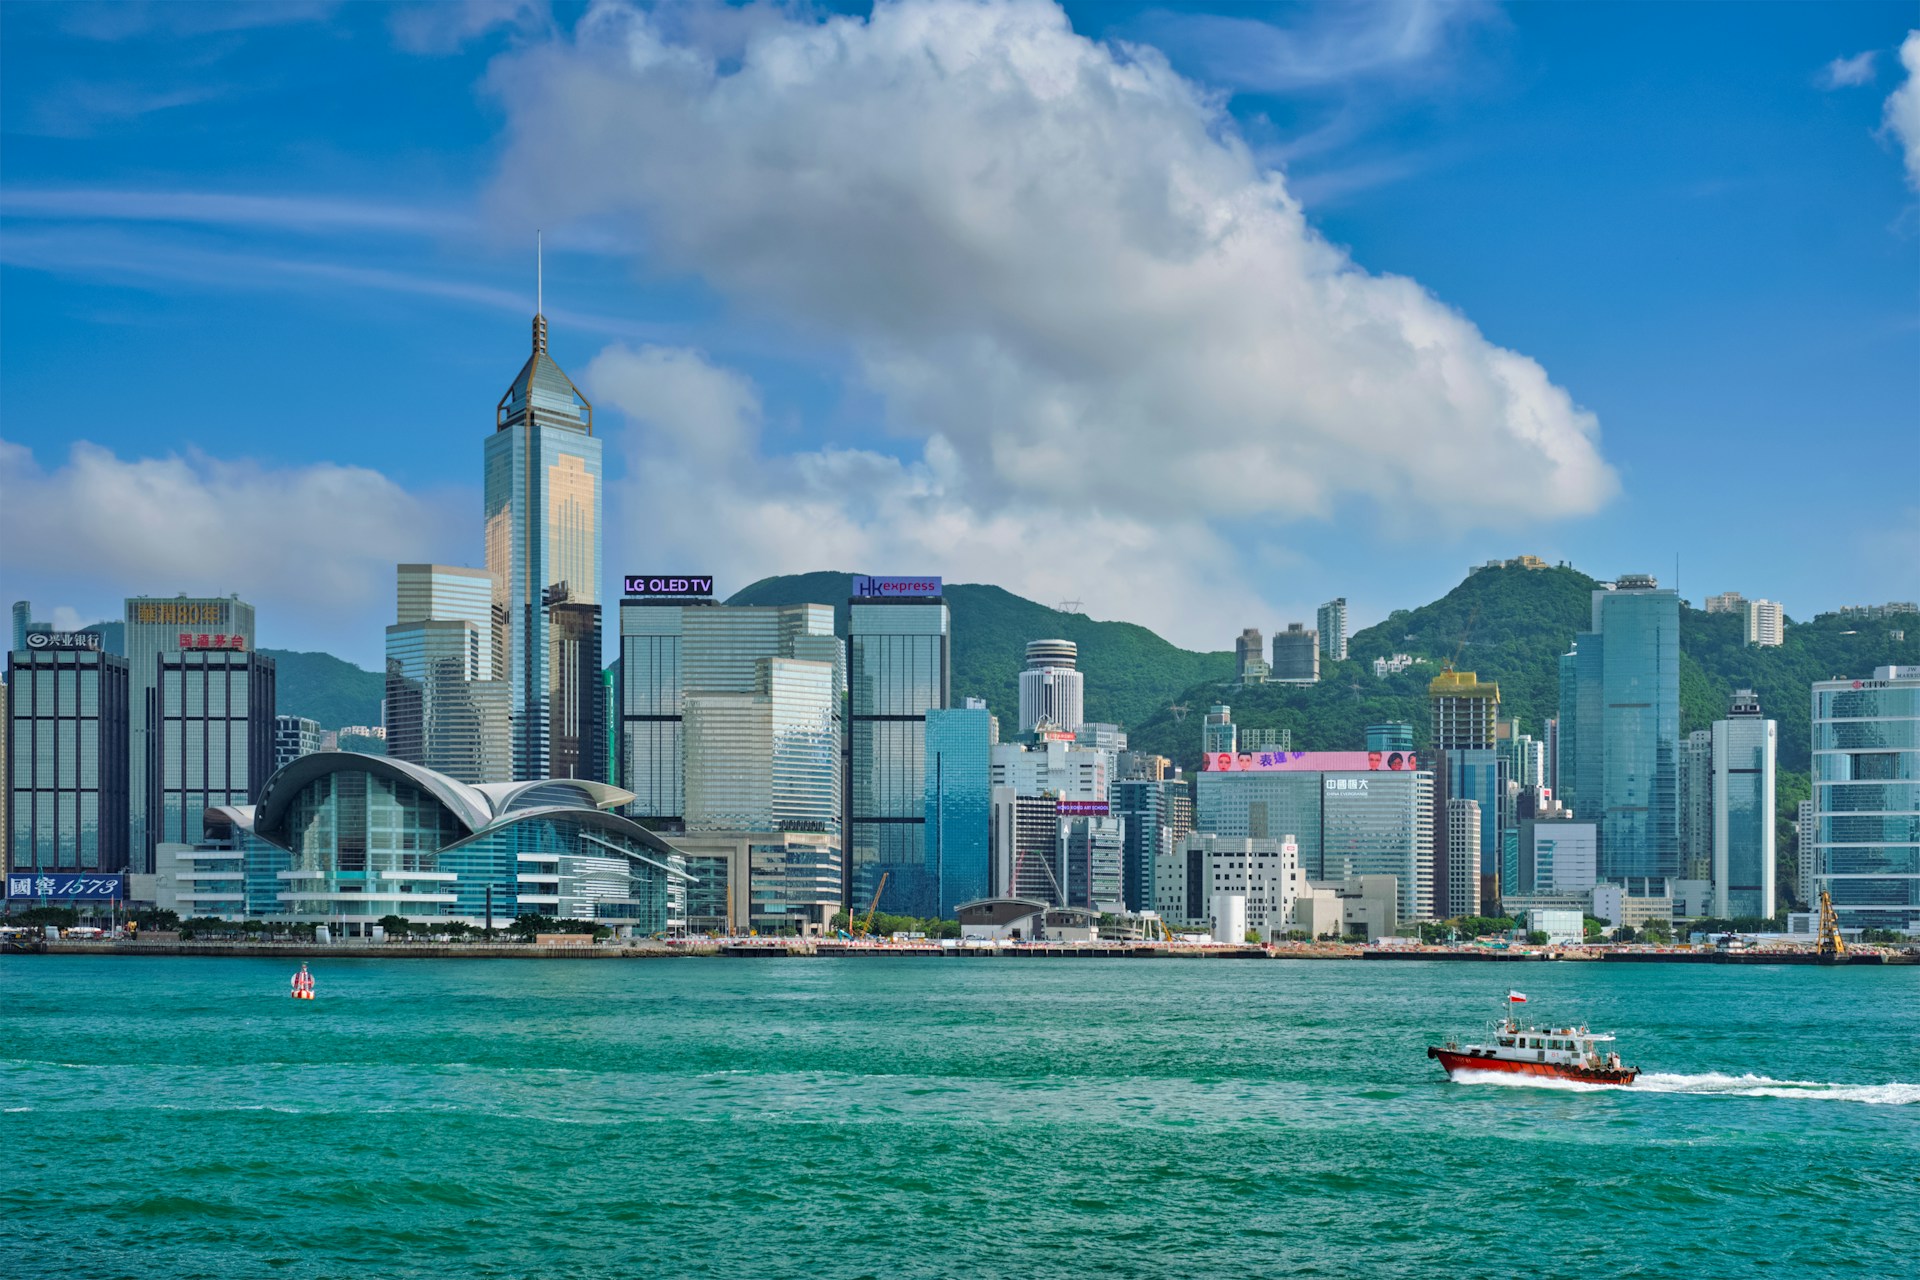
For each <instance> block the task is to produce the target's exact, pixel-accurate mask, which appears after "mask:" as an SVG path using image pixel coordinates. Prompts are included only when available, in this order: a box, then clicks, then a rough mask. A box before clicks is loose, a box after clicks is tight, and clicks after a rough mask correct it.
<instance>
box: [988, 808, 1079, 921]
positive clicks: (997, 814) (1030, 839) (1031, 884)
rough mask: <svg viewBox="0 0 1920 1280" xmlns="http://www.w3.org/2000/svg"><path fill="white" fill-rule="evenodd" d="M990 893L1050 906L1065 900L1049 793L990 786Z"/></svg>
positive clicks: (1057, 830)
mask: <svg viewBox="0 0 1920 1280" xmlns="http://www.w3.org/2000/svg"><path fill="white" fill-rule="evenodd" d="M992 804H993V831H992V835H991V837H990V845H991V848H992V853H993V885H994V892H995V894H996V895H998V896H1000V897H1009V898H1025V899H1027V900H1028V901H1030V902H1044V903H1046V904H1048V905H1049V906H1065V905H1066V903H1067V886H1066V878H1065V877H1064V876H1062V875H1061V874H1060V869H1059V865H1058V864H1059V858H1060V802H1059V801H1058V800H1057V799H1056V798H1055V797H1053V796H1023V795H1020V794H1018V793H1017V792H1015V791H1014V789H1013V788H1012V787H995V788H994V789H993V799H992Z"/></svg>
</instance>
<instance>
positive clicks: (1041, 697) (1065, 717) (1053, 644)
mask: <svg viewBox="0 0 1920 1280" xmlns="http://www.w3.org/2000/svg"><path fill="white" fill-rule="evenodd" d="M1079 656H1080V646H1078V645H1076V644H1075V643H1074V642H1073V641H1071V640H1029V641H1028V642H1027V667H1026V670H1024V671H1022V672H1021V673H1020V732H1021V733H1033V732H1034V731H1035V730H1037V729H1040V728H1043V727H1044V728H1048V729H1077V728H1079V727H1080V725H1081V723H1082V722H1083V721H1084V720H1085V719H1086V707H1085V701H1086V699H1085V692H1086V676H1084V675H1083V674H1082V673H1081V672H1080V670H1079V669H1078V665H1077V664H1078V662H1079Z"/></svg>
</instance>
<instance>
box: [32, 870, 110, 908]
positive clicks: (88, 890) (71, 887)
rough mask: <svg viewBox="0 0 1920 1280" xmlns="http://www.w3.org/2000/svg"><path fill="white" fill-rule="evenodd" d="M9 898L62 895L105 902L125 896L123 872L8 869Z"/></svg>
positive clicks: (69, 898) (70, 898) (78, 899)
mask: <svg viewBox="0 0 1920 1280" xmlns="http://www.w3.org/2000/svg"><path fill="white" fill-rule="evenodd" d="M7 896H8V897H9V898H62V899H66V900H69V901H87V902H106V901H110V900H114V899H124V898H125V897H126V896H127V880H126V877H125V876H116V875H102V874H100V873H99V872H93V873H91V874H89V873H85V872H82V873H80V874H75V873H74V872H71V871H9V872H8V873H7Z"/></svg>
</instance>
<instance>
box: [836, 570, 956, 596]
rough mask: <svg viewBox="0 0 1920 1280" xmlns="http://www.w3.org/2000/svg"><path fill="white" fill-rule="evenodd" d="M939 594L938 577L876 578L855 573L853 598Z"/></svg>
mask: <svg viewBox="0 0 1920 1280" xmlns="http://www.w3.org/2000/svg"><path fill="white" fill-rule="evenodd" d="M939 594H940V579H938V578H874V577H869V576H868V575H866V574H864V573H856V574H854V575H853V598H854V599H856V600H895V599H912V598H915V597H922V598H925V597H937V596H938V595H939Z"/></svg>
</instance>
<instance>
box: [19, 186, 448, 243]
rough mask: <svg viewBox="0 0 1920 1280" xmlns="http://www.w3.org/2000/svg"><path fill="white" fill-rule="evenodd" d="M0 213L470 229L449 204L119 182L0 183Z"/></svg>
mask: <svg viewBox="0 0 1920 1280" xmlns="http://www.w3.org/2000/svg"><path fill="white" fill-rule="evenodd" d="M0 214H4V215H7V216H11V217H25V218H39V219H58V220H63V221H113V222H171V223H190V224H197V225H205V226H231V227H252V228H265V229H270V230H282V231H306V232H312V231H390V232H408V233H417V234H446V233H450V232H466V231H470V230H472V229H473V219H472V217H471V216H470V215H469V214H467V213H466V212H464V211H461V210H456V209H453V208H435V207H429V206H420V205H409V204H394V203H388V202H384V201H374V200H352V199H343V198H340V197H335V196H314V195H273V196H263V195H248V194H240V193H235V192H226V191H194V190H173V191H167V190H152V189H139V188H124V187H27V188H19V187H11V188H6V189H0Z"/></svg>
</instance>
